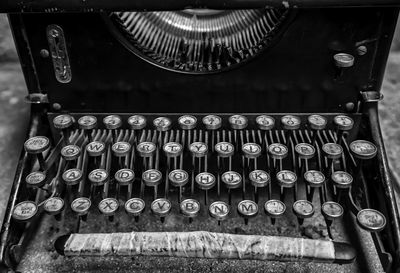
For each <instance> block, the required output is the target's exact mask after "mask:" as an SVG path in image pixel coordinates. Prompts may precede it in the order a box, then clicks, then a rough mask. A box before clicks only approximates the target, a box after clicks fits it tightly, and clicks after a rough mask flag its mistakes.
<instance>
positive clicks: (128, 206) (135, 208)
mask: <svg viewBox="0 0 400 273" xmlns="http://www.w3.org/2000/svg"><path fill="white" fill-rule="evenodd" d="M145 206H146V204H145V202H144V201H143V200H142V199H140V198H131V199H129V200H128V201H126V202H125V211H126V212H127V213H128V214H132V215H133V216H135V217H138V216H139V215H140V214H142V212H143V211H144V208H145Z"/></svg>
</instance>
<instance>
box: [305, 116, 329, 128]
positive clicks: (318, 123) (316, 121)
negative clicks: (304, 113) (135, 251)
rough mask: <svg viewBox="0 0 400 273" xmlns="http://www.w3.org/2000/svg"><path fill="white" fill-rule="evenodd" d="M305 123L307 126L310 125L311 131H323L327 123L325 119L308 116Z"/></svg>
mask: <svg viewBox="0 0 400 273" xmlns="http://www.w3.org/2000/svg"><path fill="white" fill-rule="evenodd" d="M307 121H308V124H309V125H310V128H311V129H313V130H323V129H325V127H326V124H327V123H328V121H327V120H326V118H325V117H323V116H321V115H311V116H308V118H307Z"/></svg>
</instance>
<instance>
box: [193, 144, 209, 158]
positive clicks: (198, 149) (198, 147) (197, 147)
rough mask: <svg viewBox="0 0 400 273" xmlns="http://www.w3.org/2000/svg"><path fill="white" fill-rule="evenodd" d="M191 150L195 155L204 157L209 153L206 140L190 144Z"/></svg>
mask: <svg viewBox="0 0 400 273" xmlns="http://www.w3.org/2000/svg"><path fill="white" fill-rule="evenodd" d="M189 150H190V152H191V153H192V154H193V155H194V156H195V157H203V156H206V155H207V152H208V147H207V145H206V144H205V143H204V142H194V143H192V144H190V147H189Z"/></svg>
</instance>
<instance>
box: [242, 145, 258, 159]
mask: <svg viewBox="0 0 400 273" xmlns="http://www.w3.org/2000/svg"><path fill="white" fill-rule="evenodd" d="M242 152H243V155H244V156H245V157H246V158H257V157H259V156H260V155H261V146H260V145H258V144H257V143H245V144H243V146H242Z"/></svg>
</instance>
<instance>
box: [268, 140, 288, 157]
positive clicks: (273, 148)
mask: <svg viewBox="0 0 400 273" xmlns="http://www.w3.org/2000/svg"><path fill="white" fill-rule="evenodd" d="M288 151H289V150H288V148H287V147H286V145H283V144H280V143H272V144H271V145H269V146H268V153H269V155H270V156H271V157H272V158H273V159H284V158H285V157H286V156H287V155H288Z"/></svg>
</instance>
